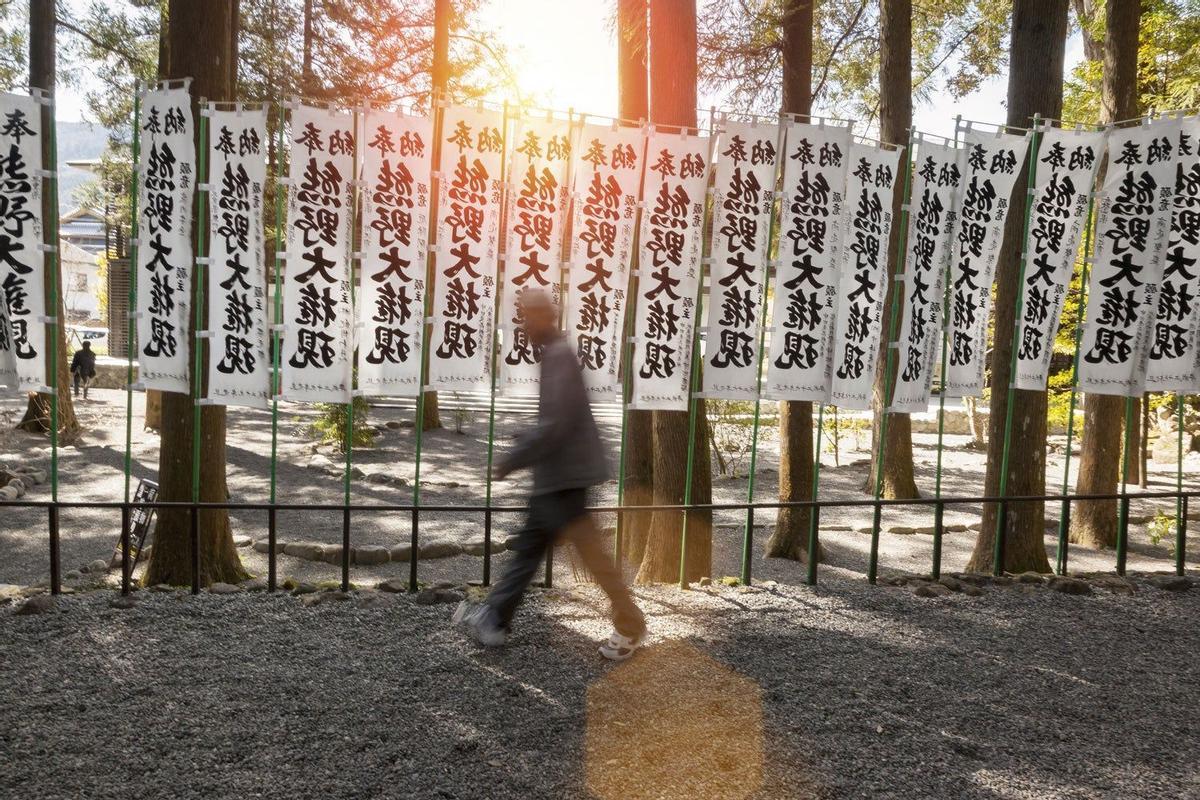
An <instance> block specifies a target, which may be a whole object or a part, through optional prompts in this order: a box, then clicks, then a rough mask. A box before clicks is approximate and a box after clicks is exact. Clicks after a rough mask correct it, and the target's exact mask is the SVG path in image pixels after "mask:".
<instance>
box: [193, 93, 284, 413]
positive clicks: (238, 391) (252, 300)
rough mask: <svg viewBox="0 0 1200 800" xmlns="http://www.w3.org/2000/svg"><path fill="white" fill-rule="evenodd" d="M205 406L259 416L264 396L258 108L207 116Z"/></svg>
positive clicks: (263, 164)
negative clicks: (244, 409)
mask: <svg viewBox="0 0 1200 800" xmlns="http://www.w3.org/2000/svg"><path fill="white" fill-rule="evenodd" d="M208 125H209V137H208V140H209V153H208V184H209V192H208V200H209V211H208V241H209V248H208V256H209V261H208V263H209V267H208V329H209V330H210V331H211V332H212V338H211V339H210V340H209V341H210V346H209V357H208V399H209V400H211V401H212V402H213V403H217V404H219V405H238V406H255V407H258V408H265V407H266V405H267V402H268V400H269V399H270V395H271V359H270V355H269V348H268V345H267V305H268V304H267V296H266V285H267V276H266V269H265V267H264V263H265V255H264V253H265V246H264V244H263V191H264V187H265V186H266V181H267V160H266V159H267V155H266V147H265V143H266V141H267V111H266V109H265V108H259V109H242V110H238V111H218V110H215V109H212V110H210V111H209V112H208Z"/></svg>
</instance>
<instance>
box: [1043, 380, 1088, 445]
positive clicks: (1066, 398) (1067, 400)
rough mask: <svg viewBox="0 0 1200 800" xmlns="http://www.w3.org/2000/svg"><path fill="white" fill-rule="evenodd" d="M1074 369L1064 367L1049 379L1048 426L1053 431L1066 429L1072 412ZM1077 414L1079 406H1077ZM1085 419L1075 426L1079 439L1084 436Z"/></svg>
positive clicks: (1047, 395) (1047, 398) (1047, 399)
mask: <svg viewBox="0 0 1200 800" xmlns="http://www.w3.org/2000/svg"><path fill="white" fill-rule="evenodd" d="M1072 371H1073V370H1071V369H1064V370H1060V371H1059V372H1055V373H1052V374H1051V375H1050V379H1049V381H1047V383H1046V386H1047V390H1048V391H1047V393H1046V428H1047V429H1048V430H1051V431H1059V430H1061V431H1065V430H1066V429H1067V421H1068V418H1069V416H1070V413H1071V378H1072V375H1071V373H1072ZM1075 410H1076V414H1077V415H1078V413H1079V410H1080V409H1079V407H1078V405H1077V406H1076V409H1075ZM1082 422H1083V420H1082V419H1080V420H1079V423H1080V424H1078V425H1076V426H1075V431H1074V435H1075V438H1076V439H1077V440H1082V438H1083V424H1082Z"/></svg>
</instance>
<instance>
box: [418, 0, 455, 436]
mask: <svg viewBox="0 0 1200 800" xmlns="http://www.w3.org/2000/svg"><path fill="white" fill-rule="evenodd" d="M450 13H451V9H450V0H436V2H435V3H434V6H433V61H432V62H431V68H430V81H429V85H430V89H431V90H432V97H431V99H430V108H435V106H434V103H435V102H436V101H437V99H438V98H440V97H441V98H444V97H445V96H446V91H447V88H448V87H449V85H450ZM433 149H434V153H433V159H434V161H433V163H435V164H438V163H441V161H440V159H441V150H442V137H441V135H440V134H439V135H438V136H436V137H434V143H433ZM432 203H433V214H432V215H431V217H432V219H437V195H436V194H435V195H434V196H433V199H432ZM429 261H430V268H431V269H432V262H433V254H432V253H431V254H430V255H429ZM426 285H427V286H432V285H433V282H432V281H429V282H427V283H426ZM430 327H431V326H429V325H426V326H425V341H426V342H429V341H432V340H433V339H432V334H431V331H430ZM424 359H425V363H424V364H423V365H422V368H423V369H424V373H423V374H426V375H428V374H429V352H428V350H426V352H425V354H424ZM422 413H423V416H422V417H421V429H422V430H426V431H432V430H437V429H438V428H440V427H442V413H441V407H440V405H439V404H438V393H437V392H425V401H424V409H423V412H422Z"/></svg>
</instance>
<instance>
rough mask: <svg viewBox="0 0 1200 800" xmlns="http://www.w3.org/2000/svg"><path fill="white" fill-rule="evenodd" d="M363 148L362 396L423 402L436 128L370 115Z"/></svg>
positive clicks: (421, 121)
mask: <svg viewBox="0 0 1200 800" xmlns="http://www.w3.org/2000/svg"><path fill="white" fill-rule="evenodd" d="M360 141H362V142H363V143H364V146H363V150H362V153H363V156H362V170H363V172H362V179H363V203H362V208H363V224H362V231H363V248H362V261H361V262H360V264H359V289H358V298H357V306H358V324H359V326H361V327H360V330H361V335H360V336H359V337H358V388H359V390H360V391H361V392H362V394H363V395H366V396H379V395H390V396H393V397H417V396H419V395H420V394H421V341H422V334H423V331H424V327H425V289H426V287H425V265H426V261H427V259H428V255H429V206H430V201H431V197H430V186H429V182H430V172H431V169H432V167H431V164H432V161H431V159H432V157H433V153H432V150H431V148H432V146H433V123H432V122H431V121H430V120H429V119H428V118H427V117H414V116H408V115H405V114H398V113H395V112H391V111H381V110H377V109H369V110H368V111H367V113H366V118H365V120H364V124H363V131H362V134H361V136H360Z"/></svg>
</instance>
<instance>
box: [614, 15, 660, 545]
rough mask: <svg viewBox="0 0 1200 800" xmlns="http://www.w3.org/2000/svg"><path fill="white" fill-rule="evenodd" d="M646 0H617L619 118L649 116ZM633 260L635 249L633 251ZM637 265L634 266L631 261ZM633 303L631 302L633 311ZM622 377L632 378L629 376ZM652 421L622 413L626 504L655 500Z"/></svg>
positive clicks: (638, 530)
mask: <svg viewBox="0 0 1200 800" xmlns="http://www.w3.org/2000/svg"><path fill="white" fill-rule="evenodd" d="M646 11H647V8H646V0H618V2H617V83H618V87H619V89H620V97H619V106H620V108H619V110H618V112H617V113H618V116H620V117H621V118H622V119H633V120H637V119H645V118H647V117H648V116H650V97H649V80H648V69H647V65H646V54H647V41H646V40H647V35H648V34H647V30H646V24H647V17H646ZM634 258H635V259H636V258H637V253H634ZM635 267H636V265H635ZM634 308H636V304H633V305H631V306H630V309H631V311H632V310H633V309H634ZM625 380H626V381H628V380H630V378H629V375H628V374H627V375H626V376H625ZM653 455H654V421H653V414H652V413H651V412H649V411H628V412H626V416H625V491H624V498H623V499H624V502H625V504H626V505H630V506H648V505H650V504H651V503H652V502H653V501H654V458H653ZM650 516H651V515H650V514H649V513H642V514H627V515H626V517H625V527H624V535H623V538H624V542H625V546H624V550H625V558H626V560H627V561H628V562H629V563H630V564H633V565H635V566H637V565H640V564H641V563H642V557H643V556H644V555H645V552H646V537H647V536H648V535H649V533H650Z"/></svg>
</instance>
